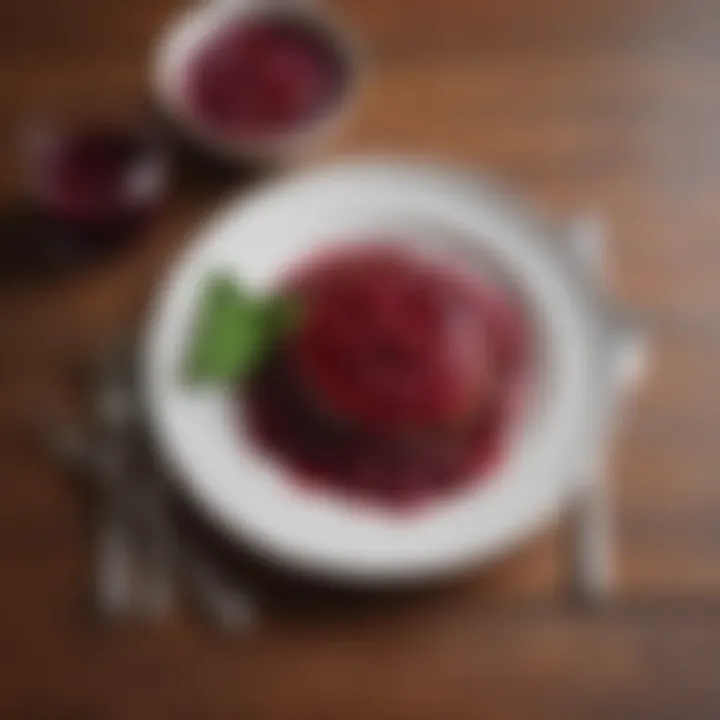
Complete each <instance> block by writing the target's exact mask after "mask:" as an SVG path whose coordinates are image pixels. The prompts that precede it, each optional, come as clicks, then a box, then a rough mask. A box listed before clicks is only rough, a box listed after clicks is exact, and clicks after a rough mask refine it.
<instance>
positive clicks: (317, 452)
mask: <svg viewBox="0 0 720 720" xmlns="http://www.w3.org/2000/svg"><path fill="white" fill-rule="evenodd" d="M281 292H282V294H283V296H286V297H289V298H292V299H293V301H294V302H296V303H297V305H298V309H299V313H298V321H297V325H296V326H295V327H294V328H293V329H292V330H291V331H290V332H288V334H287V336H286V337H284V338H283V340H282V341H281V342H279V343H278V345H277V347H276V349H275V351H274V352H273V353H272V354H271V355H270V356H269V357H268V359H267V360H266V361H265V363H264V364H263V365H262V367H261V368H260V370H259V371H258V372H257V373H256V375H255V376H254V377H253V378H252V380H251V382H250V383H249V384H248V385H246V386H244V387H243V388H242V389H241V390H240V396H241V407H242V412H243V413H244V414H245V415H246V416H247V417H246V420H247V422H245V423H244V424H245V426H246V427H249V428H250V432H251V434H252V436H253V439H254V440H255V441H256V442H257V443H258V444H259V445H260V446H261V447H262V448H263V449H264V450H265V451H267V452H268V453H269V454H271V455H272V456H273V457H274V458H275V459H276V460H277V461H278V462H279V463H280V465H281V466H282V468H283V470H284V472H285V475H286V476H287V477H288V478H289V479H290V480H292V481H295V482H299V483H302V484H303V485H304V486H305V488H306V489H307V491H308V492H318V493H331V494H334V495H335V496H343V497H344V498H345V499H349V500H357V501H360V502H363V503H365V504H369V505H373V506H376V507H378V506H381V507H382V508H385V509H398V510H409V509H413V508H418V507H422V506H426V505H427V504H428V503H431V502H433V501H436V500H442V499H445V498H447V497H448V496H451V495H457V494H459V493H462V492H463V491H466V490H468V489H469V488H472V486H475V485H477V484H482V483H485V482H487V481H488V480H489V479H490V478H491V477H492V475H493V472H494V471H495V470H496V469H497V466H498V464H501V463H502V462H503V459H504V457H505V455H506V453H507V451H508V449H509V445H510V441H511V436H512V429H513V427H514V426H515V425H516V423H517V422H518V419H519V416H520V415H522V412H523V399H524V398H523V395H524V394H526V393H525V392H524V390H525V389H526V385H527V379H528V376H529V369H530V366H531V363H530V338H529V335H528V332H529V329H528V325H527V322H526V319H525V317H524V312H523V309H522V307H521V304H520V301H519V298H518V297H517V296H516V295H515V294H514V293H513V292H512V291H511V290H510V289H508V288H507V287H505V286H503V285H501V284H499V283H498V282H491V281H490V279H487V281H486V279H485V278H483V277H481V276H480V275H477V274H470V273H467V272H465V271H463V270H462V269H461V268H460V267H458V266H456V265H454V264H453V262H452V261H451V260H448V259H445V258H442V257H437V256H430V255H429V254H427V253H423V252H420V251H418V250H416V249H413V248H412V247H410V246H405V245H402V244H393V243H375V242H369V243H364V244H359V245H355V244H353V245H351V246H348V247H347V248H344V249H341V250H335V251H333V253H332V254H331V255H324V254H320V255H319V257H314V258H311V259H310V260H309V261H307V262H305V263H304V264H303V265H302V267H301V268H299V269H297V270H295V271H294V272H293V274H292V277H291V278H290V279H289V280H286V281H285V282H284V283H283V284H282V287H281Z"/></svg>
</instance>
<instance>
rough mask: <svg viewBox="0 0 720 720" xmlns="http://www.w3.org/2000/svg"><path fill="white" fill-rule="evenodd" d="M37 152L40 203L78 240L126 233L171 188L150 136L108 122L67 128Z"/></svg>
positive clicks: (35, 165) (35, 168) (36, 187)
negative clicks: (109, 125)
mask: <svg viewBox="0 0 720 720" xmlns="http://www.w3.org/2000/svg"><path fill="white" fill-rule="evenodd" d="M36 154H37V156H36V157H34V158H33V159H32V162H33V165H32V168H31V170H32V172H33V175H34V192H35V194H36V201H37V203H38V204H39V205H40V209H41V210H42V211H43V213H44V214H45V215H46V216H47V217H49V218H50V219H52V220H53V221H56V222H58V223H60V224H62V225H64V226H65V228H66V230H71V231H74V232H75V234H76V239H77V242H78V243H82V242H91V243H92V242H95V241H98V240H105V239H109V238H118V237H120V236H124V235H125V234H126V233H127V231H129V230H131V229H133V228H135V227H136V225H137V224H138V222H139V221H140V220H141V219H142V218H144V217H145V216H146V214H147V212H148V211H149V210H150V209H151V208H152V207H154V206H155V205H156V204H157V202H158V201H159V200H160V198H161V196H162V194H163V192H164V190H165V181H166V176H165V167H164V163H163V160H162V158H161V156H160V153H159V152H158V149H157V148H155V147H154V146H153V143H152V142H151V140H150V138H148V137H146V136H145V135H144V134H140V133H134V132H131V131H125V130H123V129H119V128H112V127H105V126H97V127H94V126H93V127H89V128H81V129H75V130H68V131H62V130H61V131H59V132H57V133H56V134H55V135H49V136H48V137H47V138H46V139H45V140H44V142H43V143H42V145H41V146H40V147H39V148H38V149H37V153H36Z"/></svg>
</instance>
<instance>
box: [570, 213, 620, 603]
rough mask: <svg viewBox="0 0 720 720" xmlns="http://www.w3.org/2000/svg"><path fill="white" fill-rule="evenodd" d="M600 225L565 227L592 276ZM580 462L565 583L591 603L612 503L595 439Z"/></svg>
mask: <svg viewBox="0 0 720 720" xmlns="http://www.w3.org/2000/svg"><path fill="white" fill-rule="evenodd" d="M605 233H606V231H605V225H604V223H603V221H602V219H601V218H599V217H598V216H594V215H586V216H581V217H578V218H576V219H575V220H573V221H572V222H571V223H570V224H569V226H568V228H567V231H566V237H567V239H568V246H569V250H570V252H572V253H573V254H574V256H575V258H576V259H577V261H578V262H579V263H580V264H581V265H582V266H583V267H584V268H585V270H586V271H587V272H588V273H589V274H590V276H591V277H592V278H594V279H601V276H602V273H603V269H604V261H605V257H604V254H605V253H604V251H605ZM599 445H600V447H599V448H597V449H596V452H594V453H593V456H592V457H588V458H586V464H585V467H582V468H579V469H578V474H577V476H576V479H575V482H576V493H575V497H574V499H573V501H572V505H571V532H570V546H571V547H570V549H571V562H570V573H571V584H572V588H573V591H574V594H575V595H576V596H577V597H579V598H580V599H582V600H584V601H586V602H591V603H597V602H601V601H604V600H606V599H607V598H608V597H609V596H610V595H611V593H612V588H613V575H614V572H613V570H614V569H613V555H614V553H613V548H612V537H613V534H612V531H611V518H612V505H611V502H610V498H609V492H608V487H607V478H606V474H605V467H604V462H603V456H604V452H605V450H606V448H605V447H604V445H605V443H604V442H602V441H601V442H600V443H599Z"/></svg>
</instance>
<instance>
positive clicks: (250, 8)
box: [151, 0, 361, 163]
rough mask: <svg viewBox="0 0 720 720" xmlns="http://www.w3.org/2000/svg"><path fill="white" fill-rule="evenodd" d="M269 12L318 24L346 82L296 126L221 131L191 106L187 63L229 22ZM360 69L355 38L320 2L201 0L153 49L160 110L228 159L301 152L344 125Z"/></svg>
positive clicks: (268, 158) (272, 159) (272, 158)
mask: <svg viewBox="0 0 720 720" xmlns="http://www.w3.org/2000/svg"><path fill="white" fill-rule="evenodd" d="M268 15H272V16H273V17H277V16H280V17H291V18H299V19H302V20H303V21H304V22H307V23H311V24H313V25H316V26H317V27H318V29H319V30H320V31H321V32H322V33H323V34H324V36H325V37H327V39H328V41H329V42H330V43H331V44H332V45H333V46H334V48H335V49H336V52H337V56H338V60H339V61H340V62H341V63H342V64H343V67H344V79H343V81H342V87H341V89H340V91H339V93H338V94H337V96H336V97H334V98H333V99H332V101H331V102H330V104H329V105H328V107H327V108H326V109H324V110H323V112H322V113H320V114H319V115H318V116H317V117H316V118H314V119H312V120H310V121H308V122H306V123H303V124H302V125H301V126H298V127H296V128H291V129H289V130H287V131H282V132H277V133H271V134H268V135H266V136H261V137H255V136H253V137H242V136H240V135H233V136H231V135H229V134H226V133H222V132H219V131H218V130H217V129H216V128H214V127H213V126H212V125H211V124H209V123H207V122H204V121H203V120H202V118H201V117H199V115H198V113H197V112H195V111H193V109H192V108H191V107H190V106H189V103H188V100H187V92H186V88H185V81H186V78H187V70H188V64H189V62H190V61H191V60H192V59H193V57H194V56H195V53H196V52H197V51H198V49H199V48H201V47H202V46H203V45H204V43H206V42H207V41H208V40H209V39H210V38H212V36H213V35H215V34H216V33H217V32H219V31H221V30H222V29H223V28H225V27H226V26H227V25H228V23H229V22H237V21H241V22H242V21H245V20H247V21H250V20H252V19H253V18H257V17H265V16H268ZM360 70H361V62H360V54H359V51H358V49H357V45H356V43H355V41H354V39H353V38H352V37H351V36H350V35H349V34H348V32H347V31H346V30H345V29H344V28H342V27H341V26H340V25H339V24H338V23H337V22H336V21H335V20H334V19H333V18H332V17H331V16H330V15H329V13H328V12H326V11H324V10H321V9H320V8H318V7H317V6H315V5H313V4H311V3H305V2H287V0H228V1H227V2H206V3H199V4H197V5H196V6H194V7H191V8H189V9H188V10H186V11H184V12H183V13H181V14H180V15H178V16H177V17H175V18H174V19H173V20H172V21H171V22H170V23H168V25H167V27H166V28H165V29H164V31H163V32H162V34H161V36H160V39H159V41H158V43H157V46H156V49H155V53H154V56H153V60H152V66H151V82H152V88H153V92H154V95H155V98H156V101H157V103H158V105H159V108H160V110H161V111H162V112H163V113H164V114H165V116H166V117H167V118H169V119H170V121H171V122H172V123H174V124H175V125H176V126H177V127H178V129H179V130H180V131H181V132H182V133H183V134H184V135H185V136H186V137H188V138H189V139H190V140H193V141H194V142H195V143H196V144H197V145H199V146H200V147H202V148H203V149H205V150H207V151H209V152H210V153H212V154H213V155H215V156H218V157H221V158H224V159H226V160H230V161H241V162H246V161H251V162H259V163H264V162H269V163H276V162H280V161H286V160H291V159H294V158H296V157H297V156H298V155H302V154H303V153H305V152H307V151H309V150H310V149H312V148H313V147H315V146H316V145H318V144H319V143H320V142H321V141H324V140H326V139H327V138H328V136H330V135H331V134H332V133H333V132H334V131H335V130H337V129H338V128H339V127H340V126H341V124H342V121H343V120H344V119H345V117H346V116H347V115H348V113H349V112H350V111H351V109H352V107H353V106H354V104H355V101H356V99H357V96H358V92H359V88H360V79H361V72H360Z"/></svg>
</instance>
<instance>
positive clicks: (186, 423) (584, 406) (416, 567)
mask: <svg viewBox="0 0 720 720" xmlns="http://www.w3.org/2000/svg"><path fill="white" fill-rule="evenodd" d="M375 233H377V234H381V235H399V236H401V237H406V238H415V239H417V241H418V242H421V243H425V244H426V245H427V244H433V247H435V249H437V250H438V251H442V252H443V253H447V254H451V255H453V256H454V257H455V258H456V259H462V260H463V261H464V262H465V263H466V264H467V266H468V267H473V264H476V265H475V266H477V263H478V262H480V261H479V256H480V253H482V257H483V258H487V257H491V258H492V259H493V261H494V262H495V263H496V264H497V266H498V268H500V269H501V270H502V271H503V272H505V273H506V274H507V276H508V277H509V278H511V279H512V280H513V282H514V283H516V285H517V287H518V288H520V289H521V291H522V293H523V296H524V298H525V301H526V303H527V305H528V311H529V312H530V314H531V317H532V323H533V331H534V332H535V333H537V335H538V337H541V338H543V341H542V347H543V357H542V362H541V363H539V367H540V368H541V373H542V375H541V380H540V382H541V386H542V388H541V389H542V392H541V393H539V394H538V399H537V402H535V403H534V406H533V412H532V414H531V418H530V421H529V422H528V423H527V424H525V425H524V426H523V427H522V428H520V429H519V431H518V433H517V438H516V440H515V441H514V445H513V449H512V452H511V453H510V454H509V456H508V457H507V460H506V461H505V462H504V463H503V465H502V467H499V468H498V469H497V471H496V472H494V474H493V476H492V477H491V478H490V479H488V480H487V481H486V482H484V483H483V484H478V485H472V486H468V488H467V491H464V492H463V493H462V494H460V495H457V496H453V497H451V498H447V499H444V500H443V501H442V502H437V503H434V504H432V505H431V506H430V507H428V508H426V509H424V510H423V512H421V513H410V514H407V515H398V514H397V513H392V512H384V511H383V510H382V509H381V508H377V507H364V506H358V505H357V504H354V503H352V502H347V501H344V500H343V499H341V498H332V497H328V496H321V495H315V494H313V493H307V492H304V491H303V489H301V488H298V486H297V484H295V483H292V482H288V481H287V478H286V477H283V475H282V473H280V472H279V471H278V468H277V466H276V465H275V464H273V463H272V462H271V461H269V460H268V458H267V457H265V456H264V455H263V453H262V452H260V450H259V448H258V447H257V446H255V444H254V443H253V442H252V441H251V440H250V439H249V437H248V436H247V435H246V434H245V433H243V431H242V428H238V422H237V412H236V410H237V408H236V398H235V392H234V390H233V388H232V387H228V388H216V389H198V388H190V389H189V388H188V387H187V386H185V385H183V383H182V379H181V371H180V368H181V362H182V358H183V354H184V352H185V350H186V348H187V347H188V343H189V342H190V337H191V335H192V333H193V328H194V324H195V322H196V316H197V312H198V290H199V287H200V285H201V283H202V282H203V280H204V279H205V278H206V277H207V276H208V274H209V273H212V272H215V271H217V270H218V269H222V270H223V271H224V272H226V273H229V274H230V275H231V276H235V277H236V278H237V279H238V281H243V282H245V283H247V284H249V285H250V287H255V288H258V289H260V290H262V289H267V288H269V287H272V286H273V284H274V282H275V281H276V280H277V278H278V277H279V276H280V275H281V274H282V273H283V272H285V271H286V270H287V269H288V267H289V266H290V265H291V264H293V263H294V262H295V261H297V259H298V258H300V257H302V256H303V255H305V256H306V255H307V254H308V253H312V252H315V251H316V250H317V251H326V250H328V249H332V248H334V247H336V243H337V242H338V239H342V238H348V237H363V236H368V235H370V236H372V235H373V234H375ZM559 235H560V232H559V231H557V230H556V229H555V230H554V229H553V228H551V227H548V226H547V224H545V223H543V222H542V221H541V220H539V219H538V218H536V217H535V216H533V215H531V214H529V213H528V212H527V211H526V210H525V209H524V208H523V206H522V204H520V203H518V202H517V201H515V200H514V199H513V198H512V197H510V196H508V195H506V194H504V193H501V192H498V191H497V189H496V188H495V187H494V186H493V185H492V184H491V183H489V182H488V181H486V180H484V179H482V178H480V177H478V176H476V175H474V174H471V173H467V172H463V171H458V170H452V169H444V168H438V167H435V166H432V165H427V164H422V163H416V162H402V161H397V160H383V159H378V160H374V161H372V160H366V161H358V162H348V163H345V164H339V165H336V166H333V167H330V168H325V169H320V170H316V171H313V172H309V173H305V174H300V175H298V176H296V177H291V178H289V179H285V180H283V181H281V182H279V183H277V184H275V185H272V186H270V187H268V188H266V189H264V190H261V191H259V192H257V193H256V194H255V195H254V196H253V197H251V198H244V199H241V200H238V201H237V202H236V203H233V204H231V205H230V206H229V207H228V208H227V209H226V210H225V211H224V212H223V213H222V214H221V215H219V216H218V217H217V218H215V219H214V220H213V221H212V222H211V223H210V224H209V225H208V226H206V227H205V228H204V229H202V230H201V231H200V233H199V234H198V235H197V236H196V239H195V242H194V243H193V244H191V245H190V247H188V249H187V250H186V252H185V253H184V254H183V255H182V256H181V257H180V258H179V259H178V261H177V262H176V264H175V266H174V267H173V268H172V269H171V271H170V272H169V274H168V276H167V277H166V280H165V282H164V283H163V285H162V286H161V288H160V290H159V293H158V296H157V298H156V301H155V303H154V305H153V307H152V310H151V313H150V317H149V324H148V327H147V334H146V336H145V342H144V347H143V353H142V356H141V358H140V361H141V364H142V375H143V377H144V389H145V398H146V402H147V411H148V415H149V420H150V424H151V427H152V429H153V430H154V433H155V435H156V437H157V440H158V443H159V447H160V450H161V452H162V453H163V454H164V455H165V456H166V457H167V458H168V460H169V462H170V464H171V466H172V467H173V468H174V469H175V471H176V474H177V477H178V481H179V482H180V483H181V486H182V488H183V489H184V490H185V492H186V494H187V496H188V497H189V498H190V499H191V500H192V501H193V502H194V503H196V504H197V506H198V507H199V508H200V509H201V510H202V511H203V513H204V514H205V516H206V517H207V518H208V519H209V520H210V521H211V522H213V523H214V524H216V525H217V526H218V527H219V528H220V529H221V530H223V531H224V532H225V533H226V534H227V535H228V537H230V538H235V539H236V540H241V541H245V542H246V543H249V544H250V546H251V547H252V548H254V549H255V550H257V551H258V552H260V553H262V554H263V555H265V556H267V557H268V558H270V559H272V560H274V561H276V562H279V563H281V564H284V565H285V566H287V567H290V568H293V569H295V570H303V571H306V572H309V573H312V574H319V575H322V576H324V577H326V578H330V579H336V580H344V581H354V582H370V583H373V584H377V583H394V582H400V581H408V580H411V579H412V580H419V579H428V578H432V577H437V576H439V575H443V574H447V573H448V572H451V571H453V570H457V569H459V568H461V567H464V566H466V565H468V564H470V563H476V562H483V561H488V560H490V559H492V558H494V557H496V556H497V555H498V554H499V553H502V552H505V551H507V550H509V549H510V548H512V547H514V546H515V545H516V544H517V543H519V542H520V541H522V540H524V539H526V538H528V537H530V536H531V535H532V534H533V533H534V532H535V531H536V530H537V529H538V528H539V527H540V526H542V525H543V524H544V523H546V522H548V521H549V520H551V519H552V518H553V517H554V516H555V514H556V513H557V512H558V511H559V510H560V509H561V508H563V507H564V506H565V504H566V503H568V502H569V501H570V500H571V498H572V497H573V492H574V490H576V488H577V477H578V474H580V473H581V472H582V471H583V469H584V467H585V465H586V464H587V462H588V458H590V457H595V456H596V455H597V453H598V451H599V448H600V447H602V444H603V442H604V439H605V436H606V434H607V431H608V428H609V426H610V425H611V422H612V420H613V418H614V413H615V410H616V400H617V397H618V395H619V392H620V390H619V388H620V384H619V383H620V375H619V373H620V372H621V370H622V368H621V365H622V363H624V362H625V360H626V359H627V357H628V355H627V349H628V346H629V344H632V343H634V342H635V338H634V337H629V336H628V335H627V333H626V332H625V330H623V329H621V328H620V327H619V326H618V325H617V324H616V321H615V319H614V316H613V314H612V312H611V311H610V309H609V307H610V306H609V304H608V302H607V299H606V298H605V296H604V293H603V289H602V288H601V287H600V286H599V285H598V284H597V283H595V282H594V281H593V280H592V278H589V277H588V273H587V272H586V270H585V268H584V267H583V266H582V263H581V262H579V260H578V258H577V257H576V256H574V255H573V254H572V253H569V252H567V251H565V250H564V249H563V248H562V247H560V245H559V242H558V240H560V237H559ZM439 238H441V239H442V240H439ZM438 243H440V244H438Z"/></svg>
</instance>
